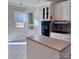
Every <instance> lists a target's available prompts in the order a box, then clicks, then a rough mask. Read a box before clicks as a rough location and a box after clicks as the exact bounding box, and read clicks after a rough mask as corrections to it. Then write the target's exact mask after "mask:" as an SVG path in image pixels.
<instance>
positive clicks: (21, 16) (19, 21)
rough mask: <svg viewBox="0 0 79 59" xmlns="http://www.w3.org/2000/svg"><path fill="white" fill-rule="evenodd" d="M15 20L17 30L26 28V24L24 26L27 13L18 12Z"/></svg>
mask: <svg viewBox="0 0 79 59" xmlns="http://www.w3.org/2000/svg"><path fill="white" fill-rule="evenodd" d="M15 19H16V28H24V27H25V24H24V21H25V13H23V12H16V14H15Z"/></svg>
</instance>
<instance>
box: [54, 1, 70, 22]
mask: <svg viewBox="0 0 79 59" xmlns="http://www.w3.org/2000/svg"><path fill="white" fill-rule="evenodd" d="M54 10H55V20H67V21H69V20H70V14H71V10H70V1H64V2H60V3H56V4H55V9H54Z"/></svg>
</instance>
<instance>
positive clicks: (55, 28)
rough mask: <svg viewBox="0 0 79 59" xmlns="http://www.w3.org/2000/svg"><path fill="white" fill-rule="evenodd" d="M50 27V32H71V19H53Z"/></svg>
mask: <svg viewBox="0 0 79 59" xmlns="http://www.w3.org/2000/svg"><path fill="white" fill-rule="evenodd" d="M51 27H52V29H51V31H52V32H56V33H64V34H66V33H71V21H64V20H61V21H60V20H55V21H53V22H52V25H51Z"/></svg>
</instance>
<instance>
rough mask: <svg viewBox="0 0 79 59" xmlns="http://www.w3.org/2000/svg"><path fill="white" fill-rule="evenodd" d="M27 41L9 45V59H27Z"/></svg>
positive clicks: (14, 42) (13, 42) (18, 41)
mask: <svg viewBox="0 0 79 59" xmlns="http://www.w3.org/2000/svg"><path fill="white" fill-rule="evenodd" d="M24 41H25V40H17V41H12V42H9V44H8V59H27V53H26V52H27V47H26V45H27V44H25V43H26V42H24Z"/></svg>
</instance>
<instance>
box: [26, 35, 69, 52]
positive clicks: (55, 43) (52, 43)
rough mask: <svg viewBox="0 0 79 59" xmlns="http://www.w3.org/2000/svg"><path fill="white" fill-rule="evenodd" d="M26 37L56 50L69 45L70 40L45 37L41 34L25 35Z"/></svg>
mask: <svg viewBox="0 0 79 59" xmlns="http://www.w3.org/2000/svg"><path fill="white" fill-rule="evenodd" d="M26 38H27V39H30V40H32V41H35V42H37V43H39V44H42V45H44V46H47V47H49V48H52V49H55V50H57V51H62V50H63V49H65V48H67V47H68V46H70V42H67V41H63V40H58V39H54V38H50V37H46V36H43V35H36V36H29V37H26Z"/></svg>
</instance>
